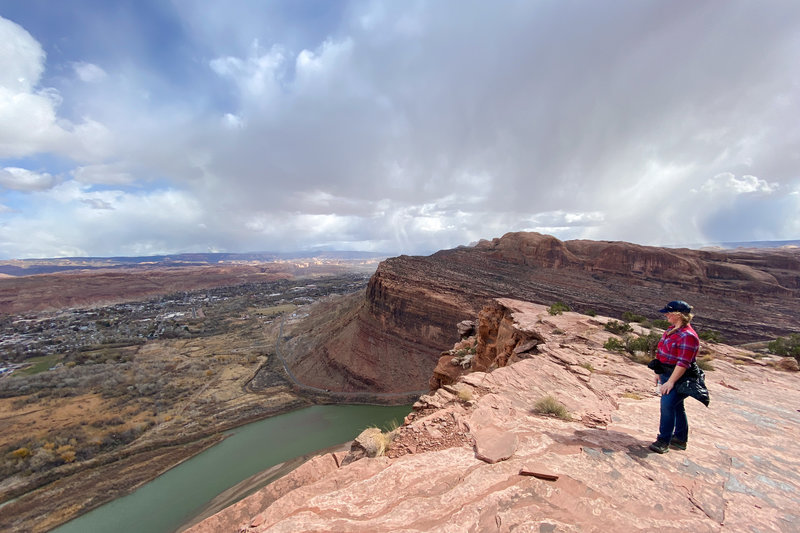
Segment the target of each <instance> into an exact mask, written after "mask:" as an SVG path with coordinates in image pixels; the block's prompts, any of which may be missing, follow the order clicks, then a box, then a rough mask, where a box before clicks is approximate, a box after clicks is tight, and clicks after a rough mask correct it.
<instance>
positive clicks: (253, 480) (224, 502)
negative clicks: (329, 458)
mask: <svg viewBox="0 0 800 533" xmlns="http://www.w3.org/2000/svg"><path fill="white" fill-rule="evenodd" d="M352 443H353V441H348V442H345V443H343V444H338V445H336V446H330V447H328V448H324V449H322V450H319V451H317V452H315V453H311V454H306V455H303V456H300V457H296V458H294V459H291V460H289V461H286V462H283V463H280V464H277V465H275V466H273V467H270V468H268V469H266V470H264V471H262V472H259V473H258V474H255V475H253V476H250V477H249V478H247V479H245V480H244V481H242V482H240V483H237V484H236V485H234V486H233V487H231V488H230V489H228V490H226V491H224V492H222V493H220V494H219V495H218V496H217V497H216V498H214V499H213V500H211V501H210V502H208V505H206V506H205V507H203V509H202V510H201V511H200V512H199V513H198V514H197V515H196V516H194V517H192V518H191V520H188V521H186V522H185V523H184V524H182V525H181V526H180V527H179V528H178V529H176V530H175V532H176V533H180V532H181V531H184V530H186V529H188V528H190V527H192V526H193V525H195V524H198V523H200V522H202V521H203V520H205V519H206V518H208V517H209V516H212V515H215V514H216V513H218V512H220V511H222V510H223V509H225V508H227V507H229V506H231V505H233V504H234V503H236V502H238V501H240V500H242V499H244V498H246V497H247V496H249V495H251V494H253V493H254V492H256V491H257V490H260V489H262V488H264V487H266V486H267V485H269V484H270V483H272V482H273V481H275V480H277V479H279V478H281V477H283V476H285V475H286V474H288V473H290V472H291V471H293V470H295V469H296V468H298V467H300V466H301V465H303V464H304V463H306V462H308V461H309V460H311V459H313V458H314V457H317V456H319V455H326V454H329V453H337V452H345V451H348V450H349V449H350V445H351V444H352Z"/></svg>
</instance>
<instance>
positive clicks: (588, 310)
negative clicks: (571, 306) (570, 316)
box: [583, 309, 597, 316]
mask: <svg viewBox="0 0 800 533" xmlns="http://www.w3.org/2000/svg"><path fill="white" fill-rule="evenodd" d="M583 314H584V315H588V316H597V311H595V310H594V309H587V310H586V312H585V313H583Z"/></svg>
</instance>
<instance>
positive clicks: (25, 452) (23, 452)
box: [11, 446, 31, 459]
mask: <svg viewBox="0 0 800 533" xmlns="http://www.w3.org/2000/svg"><path fill="white" fill-rule="evenodd" d="M30 456H31V450H30V448H28V447H26V446H23V447H21V448H17V449H16V450H14V451H13V452H11V457H13V458H14V459H25V458H27V457H30Z"/></svg>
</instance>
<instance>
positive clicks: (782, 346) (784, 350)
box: [767, 333, 800, 361]
mask: <svg viewBox="0 0 800 533" xmlns="http://www.w3.org/2000/svg"><path fill="white" fill-rule="evenodd" d="M767 351H769V353H774V354H775V355H783V356H792V357H794V358H795V359H797V360H798V361H800V335H798V334H797V333H792V334H791V335H789V337H778V338H777V339H775V340H774V341H770V342H769V344H767Z"/></svg>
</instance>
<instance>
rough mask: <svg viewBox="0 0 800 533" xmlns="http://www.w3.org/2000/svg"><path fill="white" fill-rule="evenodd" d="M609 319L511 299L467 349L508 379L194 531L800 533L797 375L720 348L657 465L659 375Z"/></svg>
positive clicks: (421, 414) (447, 401) (425, 402)
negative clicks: (615, 342) (679, 434)
mask: <svg viewBox="0 0 800 533" xmlns="http://www.w3.org/2000/svg"><path fill="white" fill-rule="evenodd" d="M607 320H608V319H607V318H604V317H595V318H591V317H588V316H585V315H579V314H577V313H564V314H563V315H557V316H550V315H549V314H548V312H547V308H546V307H545V306H542V305H536V304H533V303H529V302H522V301H517V300H510V299H499V300H497V301H496V302H494V303H492V304H491V305H490V306H488V307H487V308H486V309H484V311H483V312H482V313H481V315H480V319H479V323H478V324H477V328H476V337H475V338H472V339H467V340H466V342H468V343H471V345H472V346H475V347H476V349H475V354H474V363H473V364H474V365H475V367H476V368H477V367H489V368H494V370H492V371H491V372H481V371H477V370H474V371H471V372H468V373H465V375H463V376H461V377H460V378H458V379H457V381H455V382H454V383H453V384H452V385H447V386H445V387H444V388H441V389H438V390H436V391H435V392H434V393H432V394H430V395H426V396H423V397H422V398H420V400H419V401H418V402H417V404H416V405H415V406H414V411H413V412H412V413H411V414H410V415H409V416H408V417H407V419H406V423H405V424H404V425H403V426H401V427H400V428H398V429H397V430H396V431H395V432H394V440H393V442H392V443H391V445H390V447H389V450H388V452H387V453H386V454H385V455H383V456H378V457H374V458H364V459H360V460H356V461H354V462H352V463H350V464H347V465H344V463H347V462H348V461H347V460H346V458H345V457H344V454H326V455H323V456H318V457H316V458H314V459H313V460H311V461H309V462H308V463H306V464H304V465H303V466H301V467H299V468H298V469H297V470H295V471H293V472H292V473H290V474H288V475H287V476H285V477H283V478H281V479H280V480H278V481H276V482H275V483H273V484H271V485H269V486H267V487H266V488H264V489H263V490H261V491H259V492H256V493H255V494H253V495H251V496H249V497H247V498H246V499H244V500H242V501H240V502H239V503H237V504H235V505H233V506H231V507H229V508H228V509H225V510H224V511H222V512H220V513H218V514H217V515H215V516H212V517H210V518H208V519H206V520H205V521H203V522H201V523H200V524H197V525H195V526H194V527H192V528H190V530H189V531H191V533H204V532H211V531H214V532H218V531H240V532H253V533H255V532H267V531H268V532H279V531H286V532H298V531H348V532H361V531H363V532H381V531H409V532H411V531H420V532H422V531H454V532H455V531H459V532H461V531H575V532H577V531H708V532H716V531H737V532H738V531H753V530H758V531H785V532H789V531H797V529H796V528H797V523H798V516H797V515H796V509H797V505H798V503H800V476H798V474H797V472H798V471H800V444H798V441H797V435H798V434H800V416H799V415H798V410H797V406H798V405H800V391H799V390H798V387H797V379H798V374H797V373H796V372H787V371H782V370H779V369H778V368H780V367H781V366H782V365H783V364H784V363H787V362H788V363H790V364H788V365H787V366H786V368H794V369H795V370H796V364H795V365H792V364H791V363H795V361H794V360H782V359H780V358H775V357H759V356H757V355H756V354H754V353H752V352H747V351H745V350H741V349H737V348H733V347H729V346H725V345H709V346H704V348H703V353H704V356H705V357H706V358H713V360H712V361H711V364H712V365H713V367H714V369H713V370H709V371H708V372H707V376H706V382H707V384H708V388H709V390H710V391H711V397H712V403H711V405H710V407H709V408H706V407H704V406H703V405H702V404H700V403H699V402H696V401H694V400H692V399H687V401H686V407H687V413H688V416H689V420H690V438H689V447H688V449H687V450H686V451H678V450H672V451H670V452H669V453H667V454H666V455H663V456H661V455H656V454H652V453H650V452H649V451H648V450H647V445H648V444H649V443H650V442H651V441H652V440H653V438H654V435H655V433H656V430H657V425H658V412H659V402H658V397H657V396H656V393H655V391H654V386H653V376H654V375H653V374H652V372H651V371H650V370H648V369H647V368H646V367H645V366H643V365H640V364H637V363H634V362H632V361H631V360H630V359H628V358H627V357H625V356H623V355H620V354H618V353H615V352H609V351H607V350H605V349H603V348H602V346H603V344H604V343H605V341H606V340H607V339H608V338H609V336H610V335H611V334H610V333H608V332H607V331H605V330H604V328H603V324H604V323H605V322H606V321H607ZM503 364H506V366H502V365H503ZM544 398H549V400H550V404H551V405H561V406H563V407H564V408H565V410H566V412H565V413H561V414H560V417H556V416H553V415H552V414H549V413H551V412H553V413H555V412H556V410H553V409H550V408H543V406H542V405H543V404H542V403H541V400H542V399H544ZM365 436H366V435H365ZM354 448H355V447H354Z"/></svg>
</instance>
